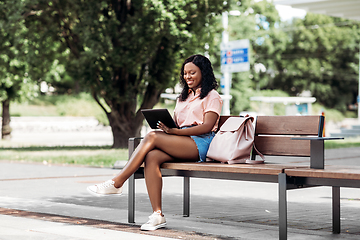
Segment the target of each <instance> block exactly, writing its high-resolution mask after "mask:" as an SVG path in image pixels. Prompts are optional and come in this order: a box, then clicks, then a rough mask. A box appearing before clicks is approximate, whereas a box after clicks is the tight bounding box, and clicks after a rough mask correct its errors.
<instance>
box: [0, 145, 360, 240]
mask: <svg viewBox="0 0 360 240" xmlns="http://www.w3.org/2000/svg"><path fill="white" fill-rule="evenodd" d="M268 161H279V162H282V161H284V160H283V159H276V160H275V159H269V160H268ZM296 163H297V164H308V160H307V159H297V160H296ZM326 164H328V165H340V164H341V165H349V166H351V165H357V166H358V165H360V148H349V149H340V150H327V151H326ZM118 171H119V170H117V169H108V168H93V167H74V166H60V165H44V164H27V163H19V162H6V161H0V239H1V240H8V239H11V240H12V239H56V240H57V239H166V238H168V239H169V238H177V239H278V219H277V218H278V212H277V204H278V203H277V199H278V196H277V184H272V183H254V182H244V181H227V180H210V179H195V178H193V179H191V216H190V217H183V216H182V179H181V178H177V177H171V178H164V189H163V210H164V214H165V217H166V219H167V227H166V228H164V229H160V230H157V231H154V232H142V231H140V230H139V226H140V225H141V224H142V223H144V222H146V221H147V218H148V216H149V215H150V214H151V206H150V203H149V200H148V197H147V193H146V187H145V183H144V181H143V180H137V189H136V192H137V195H136V224H128V223H127V183H125V186H124V194H123V195H122V196H120V197H117V196H109V197H103V198H99V197H94V196H92V195H90V194H88V193H87V191H86V187H87V186H88V185H92V184H95V183H99V182H102V181H104V180H107V179H110V178H112V177H113V176H114V175H115V174H116V173H118ZM359 200H360V189H350V188H342V189H341V214H342V215H341V216H342V217H341V231H342V233H341V234H339V235H334V234H332V233H331V188H328V187H318V188H308V189H301V190H296V191H289V192H288V239H359V238H360V221H359V220H360V215H359V212H360V201H359Z"/></svg>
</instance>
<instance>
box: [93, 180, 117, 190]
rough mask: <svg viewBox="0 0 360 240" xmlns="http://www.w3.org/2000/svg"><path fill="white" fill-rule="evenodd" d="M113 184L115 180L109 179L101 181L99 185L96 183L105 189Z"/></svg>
mask: <svg viewBox="0 0 360 240" xmlns="http://www.w3.org/2000/svg"><path fill="white" fill-rule="evenodd" d="M112 185H113V181H112V180H108V181H106V182H103V183H100V184H99V185H96V186H97V187H98V189H105V188H108V187H111V186H112Z"/></svg>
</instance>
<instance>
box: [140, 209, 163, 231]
mask: <svg viewBox="0 0 360 240" xmlns="http://www.w3.org/2000/svg"><path fill="white" fill-rule="evenodd" d="M165 225H166V221H165V217H164V216H162V215H161V213H159V212H154V213H153V214H151V215H150V216H149V221H147V223H145V224H143V225H142V226H141V230H145V231H153V230H156V229H158V228H163V227H165Z"/></svg>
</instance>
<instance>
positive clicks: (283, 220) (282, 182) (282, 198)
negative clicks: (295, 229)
mask: <svg viewBox="0 0 360 240" xmlns="http://www.w3.org/2000/svg"><path fill="white" fill-rule="evenodd" d="M286 189H287V188H286V174H285V173H280V174H279V239H280V240H286V239H287V202H286Z"/></svg>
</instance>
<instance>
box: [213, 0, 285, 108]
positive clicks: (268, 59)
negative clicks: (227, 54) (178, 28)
mask: <svg viewBox="0 0 360 240" xmlns="http://www.w3.org/2000/svg"><path fill="white" fill-rule="evenodd" d="M231 10H237V11H239V12H240V15H239V16H229V29H228V31H229V40H230V41H234V40H239V39H249V40H250V71H247V72H241V73H233V74H232V89H231V95H232V96H233V98H232V100H231V113H232V114H239V112H241V111H246V110H250V108H251V107H250V97H251V96H253V95H255V94H256V92H255V90H260V89H263V88H264V87H266V86H267V85H268V84H269V82H271V71H268V70H269V69H274V65H275V63H276V61H275V59H281V54H282V52H283V51H284V50H285V48H286V46H287V45H286V42H287V35H286V34H285V33H284V32H282V31H281V30H279V29H278V28H277V26H278V25H279V24H280V17H279V15H278V12H277V10H276V9H275V7H274V5H273V4H272V3H270V2H268V1H266V0H263V1H257V2H254V1H251V0H243V1H236V2H233V4H232V5H231ZM219 45H220V43H219ZM219 52H220V50H219ZM218 58H219V59H220V57H218ZM218 64H220V63H218Z"/></svg>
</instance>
